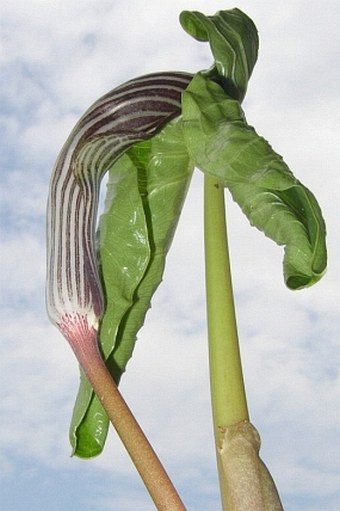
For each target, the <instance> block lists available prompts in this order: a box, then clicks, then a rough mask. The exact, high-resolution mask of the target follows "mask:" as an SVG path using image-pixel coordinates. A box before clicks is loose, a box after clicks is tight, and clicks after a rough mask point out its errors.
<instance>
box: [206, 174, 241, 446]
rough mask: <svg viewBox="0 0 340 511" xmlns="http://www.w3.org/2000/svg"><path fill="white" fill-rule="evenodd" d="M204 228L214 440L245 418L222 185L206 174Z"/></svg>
mask: <svg viewBox="0 0 340 511" xmlns="http://www.w3.org/2000/svg"><path fill="white" fill-rule="evenodd" d="M204 189H205V193H204V196H205V203H204V219H205V221H204V232H205V258H206V295H207V316H208V336H209V358H210V372H211V394H212V406H213V415H214V423H215V434H216V438H217V440H218V439H219V438H220V430H221V428H226V427H228V426H232V425H234V424H237V423H239V422H241V421H243V420H248V419H249V416H248V408H247V401H246V395H245V389H244V382H243V375H242V367H241V358H240V350H239V342H238V335H237V325H236V317H235V307H234V297H233V289H232V281H231V274H230V262H229V252H228V242H227V231H226V221H225V204H224V188H223V186H222V185H221V184H220V183H219V182H218V180H217V179H216V178H213V177H211V176H205V184H204Z"/></svg>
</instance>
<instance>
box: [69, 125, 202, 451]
mask: <svg viewBox="0 0 340 511" xmlns="http://www.w3.org/2000/svg"><path fill="white" fill-rule="evenodd" d="M192 168H193V166H192V163H191V161H190V158H189V156H188V152H187V149H186V146H185V144H184V142H183V135H182V131H181V124H180V123H179V122H178V121H176V120H173V121H171V122H170V123H169V124H168V125H167V126H166V127H165V128H164V129H163V130H162V131H161V132H160V133H159V134H158V135H156V136H155V137H153V138H152V139H150V140H147V141H143V142H141V143H138V144H136V145H135V146H133V147H132V148H131V149H130V150H129V151H127V153H125V155H123V156H122V157H121V158H120V159H119V160H118V161H117V162H116V163H115V165H114V166H113V167H112V169H111V170H110V175H109V184H108V193H107V197H106V212H105V213H104V215H102V217H101V220H100V226H99V256H100V261H101V274H102V280H103V284H104V288H105V293H106V311H105V314H104V317H103V319H102V322H101V328H100V345H101V349H102V351H103V353H104V356H105V358H106V359H107V365H108V367H109V369H110V372H111V374H112V375H113V377H114V378H115V380H116V382H117V383H118V382H119V379H120V377H121V375H122V373H123V372H124V370H125V367H126V364H127V362H128V360H129V359H130V357H131V355H132V352H133V348H134V345H135V342H136V336H137V332H138V330H139V329H140V328H141V326H142V325H143V322H144V318H145V315H146V313H147V310H148V309H149V307H150V302H151V298H152V295H153V293H154V292H155V290H156V288H157V287H158V285H159V283H160V282H161V279H162V275H163V270H164V265H165V258H166V254H167V252H168V250H169V248H170V245H171V241H172V238H173V234H174V231H175V228H176V225H177V222H178V219H179V216H180V212H181V209H182V205H183V201H184V198H185V195H186V191H187V187H188V184H189V180H190V175H191V172H192ZM107 429H108V418H107V416H106V413H105V412H104V410H103V408H102V406H101V404H100V402H99V400H98V399H97V397H96V396H94V394H93V392H92V389H91V387H90V385H89V383H88V382H87V380H86V379H85V378H84V377H82V379H81V384H80V389H79V393H78V397H77V401H76V406H75V409H74V414H73V418H72V423H71V427H70V439H71V444H72V447H73V452H74V454H76V455H78V456H81V457H91V456H94V455H96V454H99V453H100V452H101V451H102V449H103V446H104V443H105V439H106V435H107Z"/></svg>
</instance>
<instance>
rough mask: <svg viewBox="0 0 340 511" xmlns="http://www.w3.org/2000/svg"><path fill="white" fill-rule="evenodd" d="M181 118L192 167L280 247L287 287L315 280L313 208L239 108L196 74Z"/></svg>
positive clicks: (320, 227) (317, 226)
mask: <svg viewBox="0 0 340 511" xmlns="http://www.w3.org/2000/svg"><path fill="white" fill-rule="evenodd" d="M182 116H183V121H184V123H183V125H184V136H185V140H186V143H187V146H188V150H189V152H190V155H191V158H192V159H193V160H194V162H195V164H196V165H197V167H199V168H200V169H201V170H202V171H203V172H208V173H209V174H212V175H214V176H216V177H217V178H218V179H219V180H220V181H221V182H222V183H223V184H224V185H225V186H226V187H228V188H229V190H230V192H231V194H232V196H233V198H234V200H235V201H236V202H237V203H238V204H239V206H240V207H241V208H242V210H243V212H244V213H245V214H246V216H247V217H248V219H249V221H250V223H251V224H252V225H255V226H256V227H257V228H258V229H260V230H262V231H263V232H264V233H265V234H266V235H267V236H268V237H270V238H271V239H273V240H274V241H275V242H276V243H278V244H279V245H284V246H285V255H284V278H285V282H286V284H287V286H288V287H289V288H291V289H299V288H302V287H305V286H308V285H311V284H313V283H314V282H316V281H317V280H319V279H320V277H321V276H322V275H323V273H324V271H325V268H326V260H327V256H326V245H325V224H324V221H323V218H322V214H321V211H320V208H319V206H318V203H317V201H316V199H315V197H314V195H313V194H312V193H311V192H310V191H309V190H308V189H307V188H306V187H305V186H303V185H302V184H301V183H300V182H299V181H298V180H297V179H296V178H295V177H294V176H293V174H292V172H291V171H290V170H289V168H288V167H287V165H286V164H285V162H284V161H283V159H282V158H281V156H279V155H278V154H277V153H276V152H275V151H274V150H273V149H272V147H271V146H270V145H269V144H268V142H267V141H266V140H265V139H264V138H262V137H260V136H259V135H258V134H257V133H256V132H255V130H254V129H253V128H252V127H251V126H249V125H248V124H247V122H246V120H245V116H244V113H243V111H242V109H241V106H240V104H239V102H238V101H236V100H234V99H231V98H230V97H228V96H227V95H226V94H225V92H224V90H223V89H222V88H221V87H220V86H219V85H218V84H216V83H214V82H213V81H211V80H209V79H207V78H206V77H204V76H202V75H201V74H197V75H196V76H195V77H194V79H193V80H192V81H191V83H190V85H189V87H188V88H187V89H186V91H185V92H184V93H183V102H182Z"/></svg>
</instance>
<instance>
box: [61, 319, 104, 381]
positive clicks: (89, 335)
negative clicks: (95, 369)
mask: <svg viewBox="0 0 340 511" xmlns="http://www.w3.org/2000/svg"><path fill="white" fill-rule="evenodd" d="M58 328H59V329H60V331H61V333H62V334H63V335H64V337H65V338H66V340H67V341H68V343H69V344H70V346H71V348H72V350H73V351H74V353H75V355H76V357H77V359H78V362H79V363H80V365H81V366H82V368H83V369H84V370H85V372H87V369H88V367H89V365H90V364H91V362H95V361H96V360H97V361H98V360H100V361H102V357H101V354H100V351H99V348H98V331H97V329H96V328H95V327H94V326H93V324H90V323H89V320H88V317H87V316H84V315H82V314H79V313H77V312H74V313H66V314H64V316H63V317H62V320H61V322H60V324H59V325H58Z"/></svg>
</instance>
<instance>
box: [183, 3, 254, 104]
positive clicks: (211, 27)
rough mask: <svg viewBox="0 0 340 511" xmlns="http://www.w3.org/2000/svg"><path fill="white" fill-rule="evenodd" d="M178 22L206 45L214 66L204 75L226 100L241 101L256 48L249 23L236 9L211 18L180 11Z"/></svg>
mask: <svg viewBox="0 0 340 511" xmlns="http://www.w3.org/2000/svg"><path fill="white" fill-rule="evenodd" d="M180 22H181V24H182V27H183V28H184V30H186V31H187V32H188V33H189V34H190V35H192V36H193V37H194V38H195V39H198V40H199V41H209V43H210V48H211V51H212V54H213V56H214V60H215V63H214V66H213V68H212V69H211V70H210V71H209V72H208V75H209V76H210V78H213V79H215V80H217V81H218V82H219V83H220V84H221V85H222V87H223V88H224V90H225V91H226V92H227V93H228V94H229V95H230V96H232V97H234V98H235V99H238V100H239V101H242V99H243V98H244V96H245V93H246V90H247V86H248V81H249V78H250V76H251V74H252V71H253V68H254V66H255V63H256V60H257V53H258V46H259V40H258V34H257V29H256V27H255V25H254V23H253V21H252V20H251V19H250V18H249V17H248V16H247V15H246V14H244V12H242V11H240V9H230V10H227V11H218V12H217V13H216V14H215V15H214V16H206V15H205V14H202V13H201V12H198V11H193V12H190V11H183V12H182V13H181V15H180Z"/></svg>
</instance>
